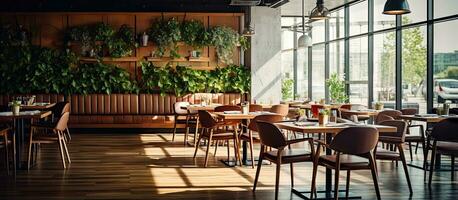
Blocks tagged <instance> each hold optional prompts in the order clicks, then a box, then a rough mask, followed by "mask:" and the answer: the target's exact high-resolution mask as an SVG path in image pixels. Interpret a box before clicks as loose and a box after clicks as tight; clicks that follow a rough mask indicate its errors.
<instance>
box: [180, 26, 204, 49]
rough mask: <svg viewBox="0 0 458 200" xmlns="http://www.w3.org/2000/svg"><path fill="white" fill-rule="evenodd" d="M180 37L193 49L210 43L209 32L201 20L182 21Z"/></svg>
mask: <svg viewBox="0 0 458 200" xmlns="http://www.w3.org/2000/svg"><path fill="white" fill-rule="evenodd" d="M181 39H182V40H183V42H184V43H185V44H187V45H189V46H191V47H193V48H194V49H200V48H202V47H204V46H207V45H209V44H210V41H209V39H210V38H209V33H208V32H207V30H206V29H205V26H204V24H203V23H202V22H201V21H197V20H191V21H184V22H183V24H182V25H181Z"/></svg>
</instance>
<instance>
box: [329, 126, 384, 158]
mask: <svg viewBox="0 0 458 200" xmlns="http://www.w3.org/2000/svg"><path fill="white" fill-rule="evenodd" d="M377 141H378V130H377V129H375V128H373V127H349V128H346V129H344V130H343V131H341V132H340V133H338V134H337V135H336V136H335V137H334V139H333V140H332V142H331V144H330V147H331V149H333V150H336V151H339V152H341V153H344V154H352V155H360V154H365V153H369V152H370V151H372V150H373V149H374V148H375V146H376V145H377Z"/></svg>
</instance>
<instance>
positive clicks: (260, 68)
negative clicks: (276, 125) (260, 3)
mask: <svg viewBox="0 0 458 200" xmlns="http://www.w3.org/2000/svg"><path fill="white" fill-rule="evenodd" d="M251 23H252V24H253V25H254V29H255V35H253V36H252V38H251V51H250V52H249V55H248V57H249V59H248V60H249V63H250V66H251V98H252V100H253V99H256V101H257V102H262V103H274V104H277V103H279V102H280V100H281V14H280V8H268V7H252V8H251Z"/></svg>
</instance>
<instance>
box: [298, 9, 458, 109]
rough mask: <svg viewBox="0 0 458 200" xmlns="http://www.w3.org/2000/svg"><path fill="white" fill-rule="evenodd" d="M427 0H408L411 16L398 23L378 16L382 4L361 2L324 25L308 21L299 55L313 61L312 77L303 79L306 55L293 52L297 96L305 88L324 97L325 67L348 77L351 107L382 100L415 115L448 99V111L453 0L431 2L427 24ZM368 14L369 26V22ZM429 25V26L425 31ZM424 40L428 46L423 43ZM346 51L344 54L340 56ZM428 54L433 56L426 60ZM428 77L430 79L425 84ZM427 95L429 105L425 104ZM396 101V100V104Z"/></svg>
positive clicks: (455, 81) (454, 69)
mask: <svg viewBox="0 0 458 200" xmlns="http://www.w3.org/2000/svg"><path fill="white" fill-rule="evenodd" d="M428 1H429V0H415V1H409V3H410V9H411V11H412V13H410V14H406V15H402V17H401V18H399V19H400V20H399V21H398V22H397V21H396V17H395V16H391V15H384V14H382V12H383V8H384V4H385V2H386V0H362V1H357V2H355V3H352V4H347V5H345V6H343V7H340V8H337V9H335V10H332V11H331V13H330V18H329V19H327V22H328V23H325V22H326V21H325V20H320V21H314V22H312V23H309V25H310V26H312V38H313V39H312V41H313V47H312V48H310V49H309V50H308V51H307V50H303V51H304V52H305V51H307V52H305V53H304V54H308V56H310V57H311V59H312V60H311V62H312V63H310V64H311V67H312V68H311V70H312V71H310V72H309V73H311V77H313V78H312V80H306V78H307V72H306V71H307V69H308V67H307V66H308V65H307V56H305V55H304V56H303V57H301V55H302V54H301V53H298V54H300V55H298V57H297V59H298V67H299V68H300V69H298V72H299V73H298V79H299V80H298V82H297V83H296V85H297V86H298V90H300V91H301V92H300V93H304V92H306V89H305V88H307V86H309V89H311V91H309V92H310V93H311V94H312V99H313V100H319V99H321V98H324V97H325V96H326V95H325V69H328V71H329V73H330V74H333V73H339V74H344V73H345V72H347V73H348V74H346V76H347V82H346V84H348V85H347V86H348V88H349V90H348V95H349V97H350V98H349V99H350V102H351V103H355V104H363V105H366V106H368V107H371V106H372V104H373V103H374V102H384V103H386V104H387V105H390V106H387V107H393V108H394V107H395V105H396V104H397V105H400V106H401V107H403V108H407V107H415V108H418V109H419V112H420V113H426V112H428V111H429V110H430V109H431V108H432V107H435V106H438V104H441V103H444V102H447V101H449V102H452V103H453V104H452V107H453V106H456V103H458V37H456V36H455V35H456V33H457V32H458V1H457V0H434V1H432V3H433V10H432V11H433V13H430V14H434V15H433V19H431V20H429V21H428V19H427V16H428V9H427V3H428ZM369 2H372V3H369ZM369 5H373V8H371V7H369ZM298 9H300V8H298ZM371 9H373V10H371ZM345 13H348V16H345ZM370 13H373V21H372V22H369V21H368V19H369V18H370V16H369V14H370ZM346 19H348V21H346ZM428 24H431V25H432V26H429V27H432V28H431V29H429V30H428V28H429V27H428ZM326 26H327V27H326ZM325 30H327V33H328V34H329V35H328V36H327V37H325V36H326V35H325V34H326V32H325ZM345 30H348V32H347V33H345ZM428 33H433V34H432V35H428ZM428 37H431V39H432V40H433V42H432V43H427V42H426V41H428ZM326 38H328V40H326ZM325 46H326V47H327V48H328V51H325ZM397 47H402V48H401V49H396V48H397ZM346 49H348V50H349V52H345V51H346ZM397 50H398V51H397ZM428 51H429V52H432V53H433V56H432V58H431V59H430V60H428V58H427V55H428ZM298 52H299V51H298ZM327 52H329V54H328V55H325V54H326V53H327ZM397 52H399V54H397ZM325 59H328V60H325ZM428 66H433V74H429V75H428V74H427V71H428V70H427V68H428ZM301 70H302V71H301ZM396 71H402V74H401V75H402V76H401V77H400V79H396ZM428 76H430V77H431V78H432V79H433V81H432V82H430V83H428V82H427V80H428V78H427V77H428ZM397 80H400V82H397ZM429 80H431V79H429ZM307 83H308V85H307ZM428 84H431V86H433V90H432V91H428V89H427V88H428V87H427V85H428ZM396 85H399V88H397V87H396ZM370 86H373V87H372V88H369V87H370ZM300 88H303V89H300ZM428 92H430V94H432V95H431V96H433V102H427V97H428V95H427V94H428ZM396 97H398V98H399V99H400V100H401V102H396V99H397V98H396ZM428 106H432V107H429V108H428Z"/></svg>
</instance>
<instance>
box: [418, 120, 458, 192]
mask: <svg viewBox="0 0 458 200" xmlns="http://www.w3.org/2000/svg"><path fill="white" fill-rule="evenodd" d="M456 130H458V118H448V119H444V120H442V121H441V122H439V123H436V124H435V125H434V128H433V130H432V132H431V135H429V136H428V140H427V145H426V147H427V151H426V153H425V166H426V158H428V150H429V149H431V150H432V152H431V164H430V170H429V171H430V172H429V181H428V186H429V187H431V182H432V178H433V172H434V165H435V163H434V162H435V160H436V155H437V154H442V155H448V156H451V157H452V159H451V160H452V161H451V165H452V166H451V171H452V181H454V180H455V157H456V156H458V134H456ZM431 141H432V144H431ZM426 171H427V170H425V177H426Z"/></svg>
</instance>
